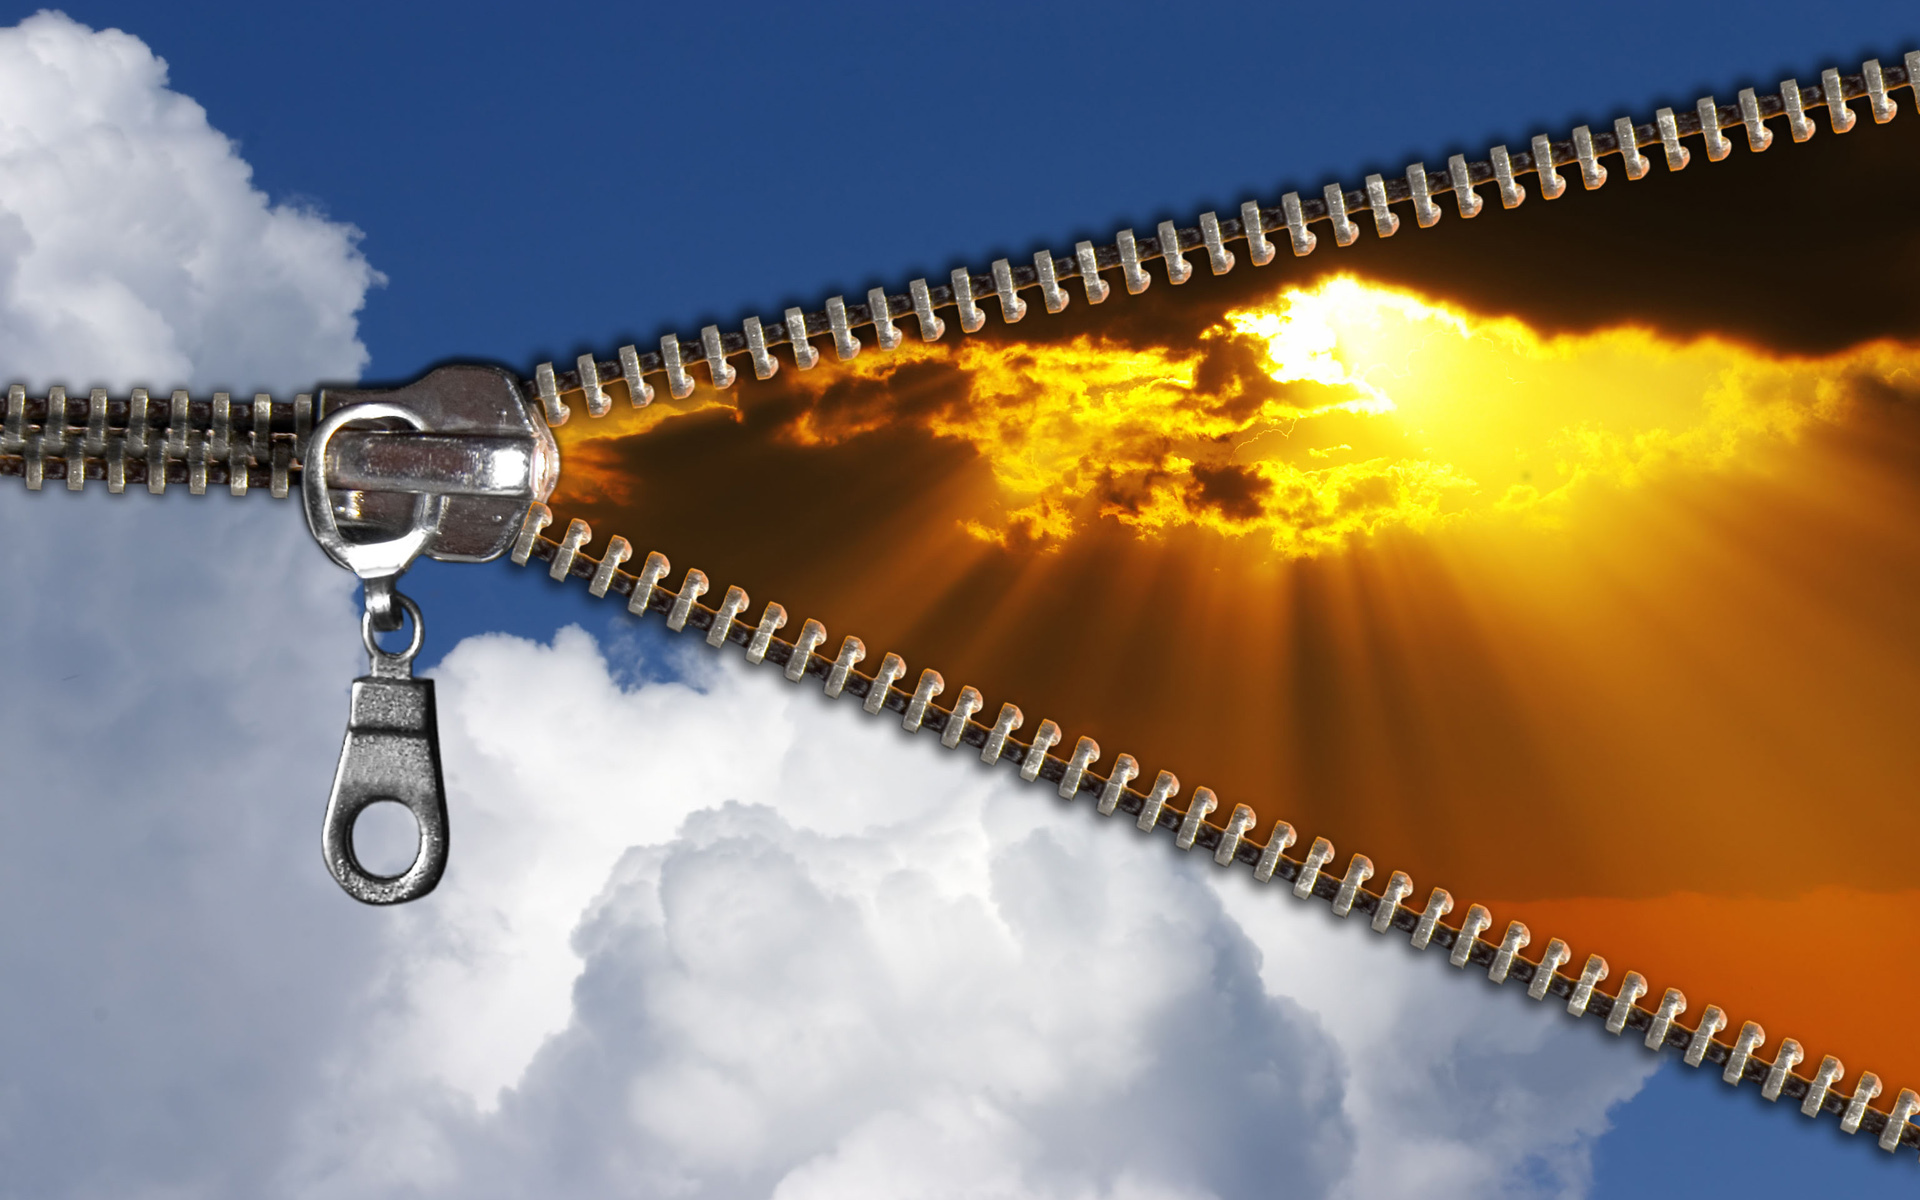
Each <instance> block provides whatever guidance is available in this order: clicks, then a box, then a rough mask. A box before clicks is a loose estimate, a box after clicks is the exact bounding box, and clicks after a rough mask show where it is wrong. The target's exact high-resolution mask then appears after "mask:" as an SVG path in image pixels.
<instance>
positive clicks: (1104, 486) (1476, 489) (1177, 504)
mask: <svg viewBox="0 0 1920 1200" xmlns="http://www.w3.org/2000/svg"><path fill="white" fill-rule="evenodd" d="M1210 356H1218V359H1217V360H1216V361H1214V362H1211V363H1210V362H1209V358H1210ZM1913 359H1914V352H1913V351H1912V350H1909V349H1906V348H1903V347H1894V346H1886V345H1880V346H1871V347H1866V348H1862V349H1856V350H1854V351H1850V352H1847V353H1846V354H1844V355H1839V356H1834V357H1831V358H1825V359H1795V358H1786V357H1774V356H1770V355H1767V354H1765V353H1764V352H1761V351H1758V350H1755V349H1753V348H1750V347H1745V346H1740V345H1737V344H1734V343H1730V342H1724V341H1720V340H1716V339H1712V338H1701V339H1695V340H1692V341H1685V342H1681V341H1675V340H1671V339H1668V338H1663V337H1662V336H1660V335H1659V334H1657V333H1654V332H1652V331H1648V330H1643V329H1634V328H1616V329H1607V330H1601V331H1598V332H1595V333H1587V334H1569V335H1561V336H1554V337H1543V336H1541V335H1540V334H1538V333H1536V332H1535V331H1534V330H1533V329H1531V328H1529V327H1528V326H1527V325H1525V324H1524V323H1522V322H1520V321H1518V320H1515V319H1512V318H1489V317H1481V316H1476V315H1473V314H1470V313H1465V312H1461V311H1458V310H1454V309H1450V308H1447V307H1445V306H1443V305H1438V304H1434V303H1432V302H1430V301H1428V300H1426V299H1424V298H1423V297H1420V296H1418V295H1416V294H1414V293H1411V292H1406V291H1399V290H1395V289H1391V288H1386V287H1381V286H1378V285H1375V284H1370V283H1367V282H1364V281H1361V280H1358V279H1355V278H1351V277H1336V278H1332V279H1329V280H1326V281H1324V282H1322V283H1320V284H1318V285H1317V286H1315V287H1312V288H1306V289H1299V288H1294V289H1288V290H1286V291H1283V292H1281V293H1279V294H1278V295H1276V296H1275V297H1274V298H1273V299H1272V300H1271V301H1270V302H1268V303H1266V304H1262V305H1259V306H1256V307H1252V308H1246V309H1240V310H1235V311H1232V312H1229V313H1227V314H1226V316H1225V318H1224V319H1223V320H1222V321H1221V322H1220V323H1219V324H1218V325H1216V326H1214V327H1213V328H1211V329H1209V330H1208V331H1207V332H1206V333H1205V334H1203V335H1202V338H1201V341H1200V343H1199V344H1197V345H1187V346H1168V347H1146V348H1141V347H1135V346H1126V345H1122V344H1119V343H1113V342H1106V341H1103V340H1099V339H1095V338H1090V337H1085V336H1082V337H1078V338H1075V339H1073V340H1071V341H1067V342H1060V343H1033V342H1012V343H996V342H988V341H961V342H958V343H952V344H950V343H945V342H942V343H934V344H922V343H918V342H912V341H909V342H907V343H905V344H904V345H902V346H901V347H900V348H899V349H898V350H895V351H892V352H888V353H872V352H869V353H866V354H862V355H861V356H860V357H859V358H857V359H855V360H853V361H851V362H845V363H838V362H836V363H823V364H822V366H821V367H820V368H818V369H815V370H813V371H808V372H804V373H801V372H794V373H793V374H792V376H791V378H790V379H789V380H787V382H788V383H789V385H790V386H795V387H798V388H800V389H801V390H802V391H803V392H804V393H806V394H809V395H811V396H812V397H813V398H814V401H815V405H814V407H813V408H812V409H811V410H810V411H808V412H807V413H806V414H804V415H803V416H801V417H800V418H799V419H798V420H797V421H795V422H794V423H792V424H791V425H789V426H787V427H786V429H785V431H784V434H783V436H784V437H786V438H787V439H789V440H791V441H794V442H797V443H800V444H803V445H825V444H833V443H837V442H840V441H843V440H845V439H847V438H850V437H853V436H857V435H859V434H861V433H865V432H869V431H872V430H874V429H877V428H881V427H885V426H888V425H892V424H895V423H897V422H899V421H903V420H911V421H914V422H916V423H918V424H921V425H923V426H924V427H925V428H926V429H927V430H928V431H929V432H931V433H933V434H934V435H936V436H940V437H947V438H955V439H959V440H962V441H965V442H967V443H969V444H971V445H972V446H973V447H974V448H975V449H977V450H978V451H979V453H980V454H981V455H982V456H983V457H984V458H985V459H986V460H987V462H988V464H989V466H990V468H991V470H992V474H993V478H994V480H995V482H996V484H997V485H998V489H999V492H1000V495H999V496H998V497H997V502H990V503H989V504H987V505H985V506H983V509H982V511H980V512H978V513H975V514H973V515H971V516H969V517H967V518H964V519H963V520H962V522H961V524H962V525H963V527H964V528H966V529H967V530H968V531H969V532H970V533H972V534H974V535H975V536H977V537H980V538H983V539H986V540H991V541H998V542H1003V543H1004V542H1006V541H1007V540H1008V538H1009V536H1010V535H1016V536H1018V537H1019V539H1020V540H1022V541H1023V542H1027V543H1029V544H1038V545H1040V546H1041V547H1046V546H1048V545H1057V544H1059V543H1060V542H1061V541H1064V540H1065V539H1067V538H1070V537H1072V536H1073V535H1074V533H1075V531H1076V530H1077V529H1079V528H1080V527H1082V526H1083V525H1084V523H1085V522H1086V521H1088V520H1090V519H1095V518H1096V517H1101V516H1104V517H1109V518H1112V519H1115V520H1118V521H1120V522H1122V523H1123V524H1125V525H1128V526H1130V527H1132V528H1133V529H1134V530H1135V531H1136V532H1138V533H1140V534H1142V535H1144V536H1153V535H1155V534H1158V533H1163V532H1165V531H1168V530H1171V529H1175V528H1180V527H1200V528H1206V529H1212V530H1215V531H1218V532H1220V533H1222V534H1226V535H1228V536H1230V537H1232V538H1234V539H1235V540H1236V541H1244V540H1245V539H1249V538H1252V539H1258V540H1259V541H1261V542H1264V543H1266V544H1267V545H1269V546H1270V547H1271V548H1272V550H1273V551H1274V552H1275V553H1276V554H1278V555H1279V556H1280V557H1299V556H1304V555H1313V554H1318V553H1321V552H1324V551H1330V550H1337V549H1339V548H1341V547H1343V546H1345V545H1348V544H1351V543H1352V542H1353V541H1354V540H1355V539H1360V538H1365V537H1367V536H1369V535H1371V534H1373V533H1375V532H1376V531H1380V530H1383V529H1387V528H1391V527H1403V528H1410V529H1414V530H1420V529H1425V528H1429V527H1431V526H1433V525H1435V524H1436V523H1441V522H1451V521H1461V520H1515V519H1519V520H1524V521H1528V522H1532V523H1536V524H1538V523H1548V524H1552V523H1556V522H1558V521H1560V520H1562V519H1564V517H1565V516H1566V515H1567V514H1568V513H1569V511H1570V506H1572V505H1576V504H1578V503H1581V502H1582V498H1583V497H1585V496H1587V495H1589V494H1599V491H1600V489H1601V488H1602V487H1632V486H1635V485H1637V484H1639V483H1640V482H1642V481H1644V480H1646V479H1648V478H1651V477H1654V476H1656V475H1658V474H1660V473H1662V472H1669V471H1699V470H1709V471H1711V470H1724V469H1727V468H1729V467H1731V466H1733V465H1735V464H1737V463H1738V462H1739V461H1740V460H1741V458H1742V456H1743V453H1745V452H1746V451H1747V450H1749V449H1750V448H1751V447H1752V446H1754V445H1755V444H1757V443H1758V442H1760V441H1776V440H1781V439H1786V440H1791V439H1792V438H1794V437H1795V436H1796V435H1797V434H1798V433H1799V432H1800V431H1801V430H1802V429H1804V428H1805V427H1806V426H1807V425H1808V424H1809V423H1811V422H1815V421H1823V420H1832V419H1834V418H1835V417H1836V416H1837V415H1838V414H1839V413H1840V411H1841V410H1842V408H1843V407H1844V404H1845V394H1844V389H1845V386H1846V380H1847V379H1849V378H1850V377H1852V376H1853V375H1855V374H1858V373H1861V372H1864V373H1867V374H1870V375H1880V376H1886V375H1889V374H1891V373H1895V372H1899V371H1911V370H1912V367H1913ZM928 363H944V364H948V365H950V366H951V367H952V368H953V369H954V370H956V371H958V372H959V373H960V374H961V375H962V376H963V386H961V387H959V388H956V389H953V392H952V394H953V395H955V396H960V397H962V398H961V399H959V400H954V401H950V402H947V403H943V404H938V405H934V406H932V407H930V408H926V409H923V410H921V411H919V412H917V413H915V414H914V415H913V416H911V417H908V416H905V415H903V412H902V410H900V409H896V408H895V407H894V406H892V405H891V404H889V403H888V402H887V399H886V397H887V390H886V389H887V387H888V385H889V383H890V382H891V381H893V380H894V379H895V377H896V376H897V374H898V373H899V372H900V371H902V370H903V369H904V368H907V367H910V366H918V365H921V364H928ZM1222 364H1224V365H1225V370H1224V371H1223V370H1221V369H1220V367H1221V365H1222ZM791 370H792V369H791V368H787V370H785V371H783V372H782V374H783V376H786V375H787V374H788V372H789V371H791ZM1202 380H1207V381H1209V382H1208V383H1206V384H1203V383H1202V382H1201V381H1202ZM875 384H879V385H880V388H879V389H878V390H877V391H876V390H875V389H874V387H873V385H875ZM836 385H853V386H859V387H863V388H864V389H865V391H864V393H862V394H863V395H864V397H865V398H864V399H862V400H860V401H859V402H845V401H844V398H845V397H846V396H849V395H852V393H849V392H843V393H838V394H837V396H836V394H835V393H834V388H835V387H836ZM875 397H878V399H877V400H876V399H875ZM731 399H732V397H731V394H730V393H727V394H718V393H713V392H711V391H710V390H708V389H705V388H703V389H701V391H700V392H699V393H696V395H695V396H694V397H692V398H690V400H689V401H688V402H683V405H676V406H672V407H673V408H677V409H679V410H680V411H688V410H689V409H698V408H703V407H708V406H711V405H712V404H715V403H719V404H723V405H724V404H728V403H730V402H731ZM666 415H671V412H670V411H669V410H668V409H667V408H665V407H663V406H661V405H660V404H658V402H656V405H655V408H654V409H651V410H647V412H646V414H645V416H644V417H643V416H642V414H639V413H636V414H633V418H634V420H619V421H616V422H613V423H610V424H608V425H606V426H602V427H601V428H598V429H592V430H586V429H583V430H580V431H578V432H579V434H585V435H587V436H595V435H598V436H608V435H612V436H627V435H630V434H632V433H634V432H636V431H637V429H638V426H637V425H636V423H635V422H636V420H644V421H657V420H658V419H659V418H661V417H663V416H666ZM572 432H573V431H572V430H570V429H563V430H562V436H563V440H573V439H570V438H568V434H569V433H572ZM606 483H608V484H614V481H611V480H609V481H606ZM614 486H617V484H614Z"/></svg>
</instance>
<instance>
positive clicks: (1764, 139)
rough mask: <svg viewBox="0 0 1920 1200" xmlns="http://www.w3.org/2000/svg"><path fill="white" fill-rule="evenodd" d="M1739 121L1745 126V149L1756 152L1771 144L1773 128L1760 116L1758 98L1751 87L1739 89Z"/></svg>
mask: <svg viewBox="0 0 1920 1200" xmlns="http://www.w3.org/2000/svg"><path fill="white" fill-rule="evenodd" d="M1739 104H1740V123H1741V124H1742V125H1745V126H1746V127H1747V149H1748V150H1751V151H1752V152H1753V153H1755V154H1758V153H1760V152H1761V151H1762V150H1765V149H1766V148H1767V147H1768V146H1771V145H1773V130H1771V129H1768V128H1767V123H1766V121H1765V120H1763V119H1762V118H1761V116H1760V98H1759V97H1758V96H1756V95H1754V94H1753V89H1752V88H1741V89H1740V97H1739Z"/></svg>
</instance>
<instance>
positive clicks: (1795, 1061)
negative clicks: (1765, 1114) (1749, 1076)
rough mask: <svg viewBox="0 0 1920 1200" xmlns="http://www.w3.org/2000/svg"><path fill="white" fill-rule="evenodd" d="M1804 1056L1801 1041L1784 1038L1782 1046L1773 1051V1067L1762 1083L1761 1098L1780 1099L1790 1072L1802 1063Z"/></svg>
mask: <svg viewBox="0 0 1920 1200" xmlns="http://www.w3.org/2000/svg"><path fill="white" fill-rule="evenodd" d="M1804 1056H1805V1055H1804V1052H1803V1051H1802V1050H1801V1049H1800V1043H1799V1042H1796V1041H1794V1040H1793V1039H1792V1038H1785V1039H1782V1041H1781V1042H1780V1048H1779V1049H1778V1050H1776V1051H1774V1052H1773V1067H1772V1069H1771V1070H1769V1071H1768V1072H1767V1081H1766V1082H1765V1083H1763V1084H1761V1085H1760V1098H1761V1099H1762V1100H1773V1101H1777V1100H1779V1099H1780V1089H1781V1088H1783V1087H1785V1086H1786V1083H1787V1075H1788V1073H1789V1072H1791V1071H1792V1070H1793V1069H1794V1068H1795V1067H1797V1066H1799V1065H1800V1060H1801V1058H1803V1057H1804Z"/></svg>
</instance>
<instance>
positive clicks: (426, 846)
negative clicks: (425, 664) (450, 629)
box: [320, 592, 447, 904]
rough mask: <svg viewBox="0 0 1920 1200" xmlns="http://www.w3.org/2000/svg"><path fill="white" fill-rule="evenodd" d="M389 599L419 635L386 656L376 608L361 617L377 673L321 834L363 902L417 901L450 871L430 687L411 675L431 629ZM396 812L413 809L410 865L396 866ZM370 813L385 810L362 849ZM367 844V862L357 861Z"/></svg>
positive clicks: (332, 866) (357, 710) (363, 690)
mask: <svg viewBox="0 0 1920 1200" xmlns="http://www.w3.org/2000/svg"><path fill="white" fill-rule="evenodd" d="M389 594H390V596H391V599H392V601H393V603H394V604H395V605H397V607H398V609H399V611H400V613H401V614H403V616H405V617H411V618H412V619H413V635H412V637H410V638H409V639H408V641H407V646H406V649H404V650H402V651H400V652H398V653H390V652H388V651H386V650H383V649H381V648H380V644H379V642H378V641H377V640H376V638H375V636H374V625H375V620H374V609H373V605H372V603H371V602H370V603H369V605H368V609H367V612H366V615H365V616H363V617H362V618H361V620H360V638H361V641H362V642H364V643H365V644H366V647H367V654H368V656H369V657H370V658H371V659H372V670H371V672H370V673H369V674H366V675H363V676H361V677H360V678H359V679H356V680H354V681H353V700H352V707H351V709H350V711H349V715H348V717H347V737H346V742H345V744H344V745H342V746H341V748H340V767H339V769H338V770H337V771H336V772H335V773H334V777H333V791H332V794H331V795H329V796H328V798H327V815H326V820H325V822H324V824H323V826H322V829H321V837H320V850H321V857H322V858H323V859H325V861H326V864H327V870H328V871H330V872H331V873H332V874H333V877H334V879H335V880H336V881H337V882H338V883H339V884H340V886H341V887H342V888H343V889H345V891H346V893H347V894H348V895H349V896H352V897H353V898H354V899H356V900H359V901H360V902H362V903H364V904H401V903H404V902H406V901H408V900H417V899H419V898H420V897H421V896H424V895H426V894H427V893H428V892H431V891H432V890H433V889H434V885H435V884H437V883H439V882H440V876H441V873H442V872H444V871H445V870H446V866H447V794H446V785H445V783H444V781H443V779H442V777H441V772H440V736H439V729H438V721H437V718H436V714H435V712H434V699H433V681H432V680H430V679H415V678H414V677H413V660H414V657H415V656H416V655H418V654H419V653H420V645H421V642H422V641H423V639H424V636H425V632H426V629H425V625H424V623H423V622H422V621H421V619H420V609H419V606H418V605H416V604H414V602H413V601H412V600H410V599H408V598H407V597H406V596H403V595H401V594H400V593H399V592H390V593H389ZM395 806H397V807H400V808H404V809H405V810H406V811H407V813H408V814H409V815H410V816H411V818H412V822H411V823H412V825H413V827H414V846H413V853H412V854H411V856H406V857H405V861H395V860H398V859H401V858H402V857H403V856H402V855H400V854H399V853H397V852H395V850H394V846H395V844H396V843H397V842H399V841H402V840H404V838H402V837H399V836H396V835H397V832H398V831H397V828H396V822H394V820H393V819H392V818H393V815H394V814H391V813H389V812H388V811H387V810H389V809H390V808H392V807H395ZM373 809H379V810H381V811H379V812H377V813H375V814H374V815H373V816H372V818H370V822H369V825H368V826H367V830H366V833H367V839H366V841H365V842H364V843H362V841H361V839H360V818H361V816H362V815H364V814H366V813H368V812H369V811H370V810H373ZM363 845H364V848H365V849H366V851H367V854H368V858H367V859H363V858H362V857H361V850H362V848H363ZM395 868H398V870H397V871H395ZM389 871H394V872H395V873H391V874H389V873H386V872H389Z"/></svg>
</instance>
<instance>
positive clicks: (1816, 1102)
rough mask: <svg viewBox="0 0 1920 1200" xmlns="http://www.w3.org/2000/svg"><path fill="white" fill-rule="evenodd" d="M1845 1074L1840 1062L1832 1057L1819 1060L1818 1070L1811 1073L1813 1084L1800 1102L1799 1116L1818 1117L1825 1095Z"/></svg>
mask: <svg viewBox="0 0 1920 1200" xmlns="http://www.w3.org/2000/svg"><path fill="white" fill-rule="evenodd" d="M1846 1073H1847V1069H1846V1068H1845V1067H1843V1066H1841V1065H1840V1060H1839V1059H1837V1058H1835V1057H1834V1056H1833V1055H1831V1054H1829V1055H1827V1056H1826V1057H1825V1058H1823V1059H1821V1060H1820V1069H1819V1070H1818V1071H1815V1072H1814V1073H1813V1084H1812V1086H1810V1087H1809V1088H1807V1098H1806V1099H1804V1100H1802V1101H1801V1102H1800V1115H1801V1116H1803V1117H1817V1116H1819V1115H1820V1110H1821V1109H1822V1108H1825V1107H1826V1104H1827V1093H1828V1092H1830V1091H1832V1090H1833V1085H1834V1084H1836V1083H1838V1082H1840V1077H1841V1076H1842V1075H1844V1074H1846Z"/></svg>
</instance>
